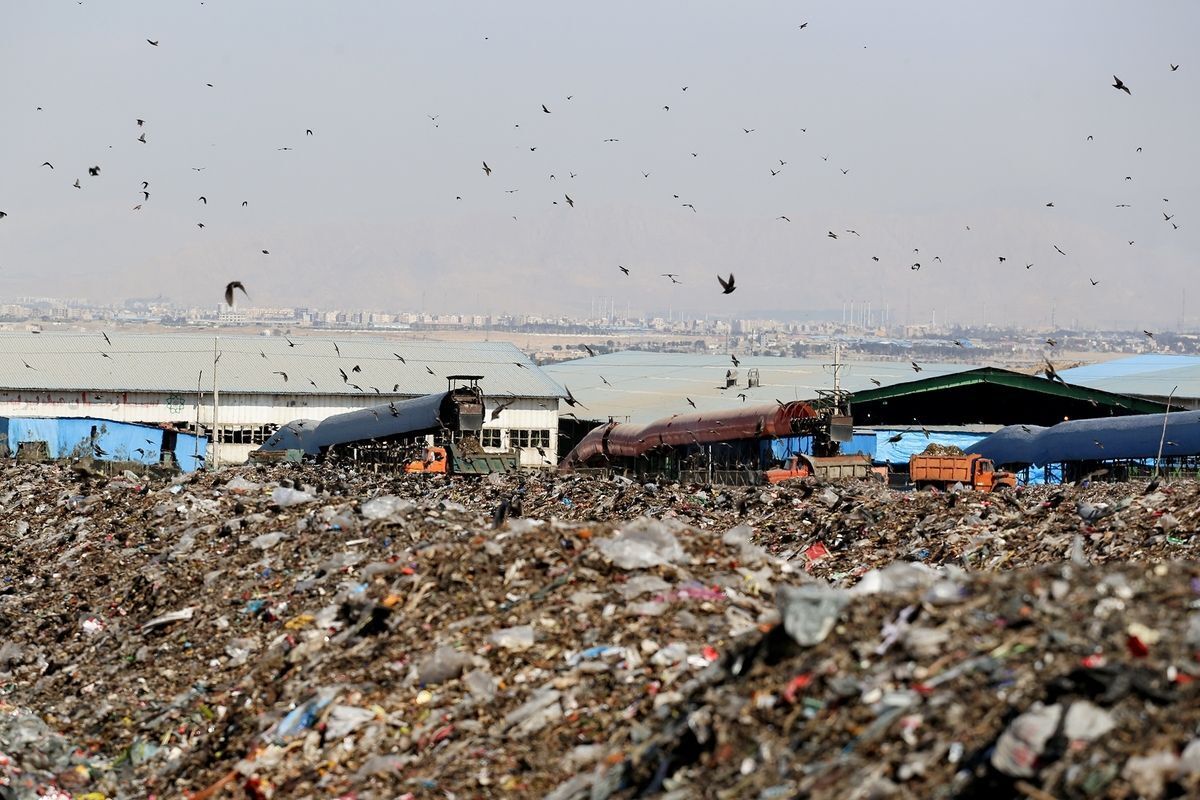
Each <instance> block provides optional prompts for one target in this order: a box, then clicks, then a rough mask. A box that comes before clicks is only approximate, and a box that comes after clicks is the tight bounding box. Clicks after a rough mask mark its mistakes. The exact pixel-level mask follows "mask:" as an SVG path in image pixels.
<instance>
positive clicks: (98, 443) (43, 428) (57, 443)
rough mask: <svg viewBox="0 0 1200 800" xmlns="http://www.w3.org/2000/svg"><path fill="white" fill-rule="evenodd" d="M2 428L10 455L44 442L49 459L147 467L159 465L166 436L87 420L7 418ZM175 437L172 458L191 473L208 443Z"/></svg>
mask: <svg viewBox="0 0 1200 800" xmlns="http://www.w3.org/2000/svg"><path fill="white" fill-rule="evenodd" d="M5 424H6V426H7V429H8V436H7V444H8V449H9V452H10V453H13V454H15V453H16V452H17V449H18V448H19V447H20V445H21V444H22V443H25V442H45V443H46V449H47V451H48V455H49V457H50V458H51V459H62V458H83V457H89V458H94V459H96V460H98V461H130V462H134V463H138V464H146V465H151V464H157V463H159V458H160V453H161V451H162V446H163V436H164V434H165V433H166V432H165V431H164V430H163V429H161V428H159V427H156V426H153V425H138V424H135V423H131V422H116V421H114V420H109V419H92V418H87V417H82V418H81V417H10V418H7V419H5ZM175 436H176V441H175V449H174V455H175V458H176V461H177V462H178V464H179V467H180V469H182V470H183V471H184V472H191V471H192V470H194V469H197V468H198V467H199V466H201V463H200V461H199V460H198V459H195V458H193V456H192V453H193V451H194V450H198V451H199V453H200V456H201V458H203V455H204V452H205V450H206V449H207V448H208V440H207V439H206V438H204V437H200V438H199V439H197V437H195V436H193V435H192V434H188V433H176V434H175Z"/></svg>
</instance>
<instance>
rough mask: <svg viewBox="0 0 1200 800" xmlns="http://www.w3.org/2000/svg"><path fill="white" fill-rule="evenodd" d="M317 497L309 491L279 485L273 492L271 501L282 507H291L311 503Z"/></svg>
mask: <svg viewBox="0 0 1200 800" xmlns="http://www.w3.org/2000/svg"><path fill="white" fill-rule="evenodd" d="M316 499H317V498H315V497H313V496H312V495H311V494H309V493H308V492H301V491H299V490H296V489H289V488H287V487H286V486H278V487H276V488H275V490H274V491H273V492H271V501H272V502H273V503H275V505H277V506H279V507H280V508H291V507H292V506H298V505H303V504H304V503H311V502H312V501H313V500H316Z"/></svg>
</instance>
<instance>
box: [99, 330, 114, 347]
mask: <svg viewBox="0 0 1200 800" xmlns="http://www.w3.org/2000/svg"><path fill="white" fill-rule="evenodd" d="M100 335H101V336H103V337H104V341H105V342H107V343H108V344H109V346H112V339H110V338H108V334H107V333H105V332H104V331H100Z"/></svg>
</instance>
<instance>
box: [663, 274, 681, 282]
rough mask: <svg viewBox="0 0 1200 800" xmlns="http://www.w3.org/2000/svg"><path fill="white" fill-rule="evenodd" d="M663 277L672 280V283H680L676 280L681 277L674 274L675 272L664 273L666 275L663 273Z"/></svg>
mask: <svg viewBox="0 0 1200 800" xmlns="http://www.w3.org/2000/svg"><path fill="white" fill-rule="evenodd" d="M662 277H664V278H670V279H671V283H679V281H677V280H675V279H676V278H677V277H679V276H678V274H677V273H674V272H664V273H662Z"/></svg>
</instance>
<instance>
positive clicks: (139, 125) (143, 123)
mask: <svg viewBox="0 0 1200 800" xmlns="http://www.w3.org/2000/svg"><path fill="white" fill-rule="evenodd" d="M134 121H135V122H136V123H137V126H138V127H139V128H140V127H142V126H143V125H145V124H146V120H144V119H139V120H134Z"/></svg>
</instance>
